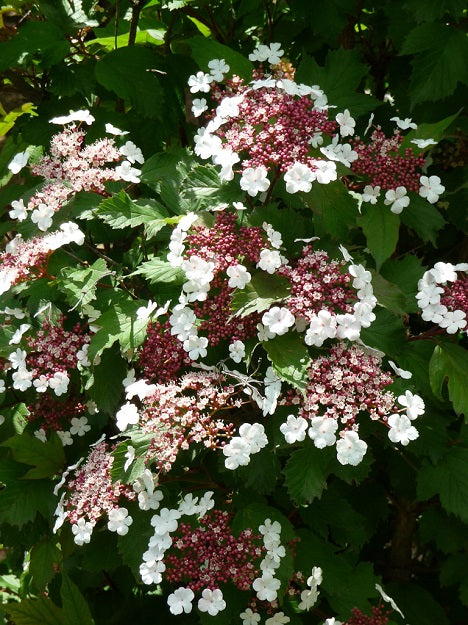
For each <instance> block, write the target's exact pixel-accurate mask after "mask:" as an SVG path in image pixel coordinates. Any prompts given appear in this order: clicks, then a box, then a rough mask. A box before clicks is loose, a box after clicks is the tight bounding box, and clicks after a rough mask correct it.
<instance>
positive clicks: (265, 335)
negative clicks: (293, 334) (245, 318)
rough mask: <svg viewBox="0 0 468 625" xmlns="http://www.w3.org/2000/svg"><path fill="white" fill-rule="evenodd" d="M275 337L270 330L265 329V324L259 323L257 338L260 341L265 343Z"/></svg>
mask: <svg viewBox="0 0 468 625" xmlns="http://www.w3.org/2000/svg"><path fill="white" fill-rule="evenodd" d="M274 336H275V334H274V333H273V332H270V330H269V329H268V328H265V326H264V325H263V323H257V338H258V340H259V341H261V342H264V341H268V340H269V339H272V338H273V337H274Z"/></svg>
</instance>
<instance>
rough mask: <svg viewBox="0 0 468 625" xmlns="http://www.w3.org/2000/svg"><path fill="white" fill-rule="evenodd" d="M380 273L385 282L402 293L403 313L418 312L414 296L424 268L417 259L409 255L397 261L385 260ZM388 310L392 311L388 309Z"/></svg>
mask: <svg viewBox="0 0 468 625" xmlns="http://www.w3.org/2000/svg"><path fill="white" fill-rule="evenodd" d="M380 273H381V275H382V276H383V277H384V278H385V279H386V280H389V282H391V283H393V284H396V285H397V286H398V288H399V290H400V291H401V292H402V294H403V296H404V299H405V302H404V305H403V307H404V309H405V312H406V313H411V312H418V311H419V308H418V304H417V301H416V294H417V292H418V281H419V280H420V278H422V275H423V273H424V267H423V266H422V264H421V261H420V260H419V258H418V257H417V256H413V255H411V256H405V257H404V258H401V259H398V260H397V259H391V260H387V262H386V263H385V264H384V265H383V267H382V268H381V271H380ZM374 290H375V289H374ZM377 298H378V296H377ZM378 299H379V298H378ZM379 302H380V303H381V304H383V301H382V300H381V299H379ZM389 310H392V309H391V308H389ZM392 312H396V310H392Z"/></svg>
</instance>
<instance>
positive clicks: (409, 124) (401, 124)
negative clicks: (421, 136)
mask: <svg viewBox="0 0 468 625" xmlns="http://www.w3.org/2000/svg"><path fill="white" fill-rule="evenodd" d="M390 121H392V122H395V123H396V125H397V126H398V128H401V130H408V128H412V129H413V130H416V129H417V127H418V126H417V124H415V123H414V122H413V121H412V120H411V118H410V117H406V118H405V119H400V118H399V117H390Z"/></svg>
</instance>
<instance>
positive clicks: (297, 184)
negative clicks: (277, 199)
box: [284, 162, 316, 193]
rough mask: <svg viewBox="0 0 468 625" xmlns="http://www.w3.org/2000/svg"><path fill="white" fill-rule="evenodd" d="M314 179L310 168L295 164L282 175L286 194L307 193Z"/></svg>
mask: <svg viewBox="0 0 468 625" xmlns="http://www.w3.org/2000/svg"><path fill="white" fill-rule="evenodd" d="M315 178H316V177H315V175H314V172H313V171H312V170H311V169H310V167H307V165H303V164H302V163H299V162H296V163H294V165H292V167H290V168H289V169H288V171H287V172H286V173H285V174H284V181H285V182H286V191H287V192H288V193H297V192H298V191H304V193H308V192H309V191H310V190H311V189H312V182H313V181H314V180H315Z"/></svg>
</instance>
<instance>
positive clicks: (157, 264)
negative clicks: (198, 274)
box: [134, 258, 186, 285]
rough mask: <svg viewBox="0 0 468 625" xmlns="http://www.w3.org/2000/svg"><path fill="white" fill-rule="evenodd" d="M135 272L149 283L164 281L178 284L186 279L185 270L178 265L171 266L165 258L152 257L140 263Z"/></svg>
mask: <svg viewBox="0 0 468 625" xmlns="http://www.w3.org/2000/svg"><path fill="white" fill-rule="evenodd" d="M135 274H141V275H142V276H144V277H145V278H146V279H147V280H148V282H150V283H151V284H158V282H164V283H165V284H174V285H180V284H183V283H184V282H185V281H186V278H185V272H184V271H183V270H182V269H181V268H180V267H173V266H172V265H171V264H170V263H169V262H168V261H167V260H162V259H161V258H152V259H151V260H148V261H146V262H144V263H141V265H140V266H139V268H138V269H137V271H135V272H134V275H135Z"/></svg>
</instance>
